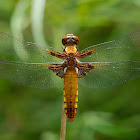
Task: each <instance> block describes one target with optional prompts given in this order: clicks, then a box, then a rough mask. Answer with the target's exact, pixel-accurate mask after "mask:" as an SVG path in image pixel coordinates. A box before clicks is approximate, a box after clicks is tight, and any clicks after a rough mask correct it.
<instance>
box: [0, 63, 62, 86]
mask: <svg viewBox="0 0 140 140" xmlns="http://www.w3.org/2000/svg"><path fill="white" fill-rule="evenodd" d="M47 67H48V64H41V63H24V62H15V61H0V77H2V78H5V79H8V80H11V81H14V82H16V83H19V84H22V85H24V86H28V87H34V88H41V89H46V88H52V87H56V86H58V85H60V84H61V83H62V81H63V80H62V79H61V78H60V77H58V76H56V75H55V73H53V72H52V71H51V70H49V69H47Z"/></svg>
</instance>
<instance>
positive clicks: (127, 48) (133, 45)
mask: <svg viewBox="0 0 140 140" xmlns="http://www.w3.org/2000/svg"><path fill="white" fill-rule="evenodd" d="M88 50H93V54H91V55H90V56H87V57H85V58H82V59H80V61H82V62H117V61H123V60H129V57H130V55H131V54H132V53H133V52H134V51H137V50H140V30H139V31H136V32H134V33H131V34H129V35H127V36H125V37H124V38H122V39H120V40H118V41H116V40H114V41H109V42H105V43H101V44H97V45H94V46H91V47H88V48H86V49H84V50H82V51H81V52H79V53H83V52H86V51H88Z"/></svg>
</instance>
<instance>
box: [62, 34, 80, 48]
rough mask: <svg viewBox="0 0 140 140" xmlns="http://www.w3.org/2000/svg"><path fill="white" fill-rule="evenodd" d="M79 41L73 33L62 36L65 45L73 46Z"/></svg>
mask: <svg viewBox="0 0 140 140" xmlns="http://www.w3.org/2000/svg"><path fill="white" fill-rule="evenodd" d="M78 43H79V38H78V37H77V36H75V35H73V34H67V35H66V36H64V37H63V38H62V44H63V45H64V46H73V45H77V44H78Z"/></svg>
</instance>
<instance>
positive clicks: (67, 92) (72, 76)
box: [64, 67, 78, 121]
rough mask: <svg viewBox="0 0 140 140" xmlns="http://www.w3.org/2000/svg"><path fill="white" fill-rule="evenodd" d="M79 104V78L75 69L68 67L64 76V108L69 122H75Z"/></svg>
mask: <svg viewBox="0 0 140 140" xmlns="http://www.w3.org/2000/svg"><path fill="white" fill-rule="evenodd" d="M77 104H78V77H77V73H76V70H75V68H74V67H68V68H67V70H66V72H65V76H64V108H65V113H66V115H67V118H68V120H69V121H73V120H74V117H75V114H76V112H77V107H78V106H77Z"/></svg>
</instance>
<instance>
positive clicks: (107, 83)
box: [79, 60, 140, 88]
mask: <svg viewBox="0 0 140 140" xmlns="http://www.w3.org/2000/svg"><path fill="white" fill-rule="evenodd" d="M90 64H92V65H93V66H94V68H93V69H92V70H91V71H90V72H88V73H87V75H86V76H85V77H83V78H81V79H79V82H80V83H81V84H82V85H84V86H87V87H89V88H107V87H112V86H115V85H120V84H122V83H124V82H126V81H128V80H132V79H135V78H139V77H140V60H133V61H122V62H95V63H94V62H93V63H90Z"/></svg>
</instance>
